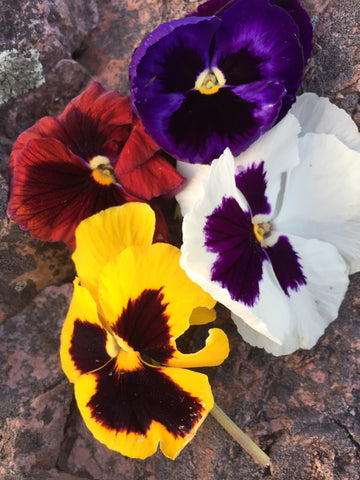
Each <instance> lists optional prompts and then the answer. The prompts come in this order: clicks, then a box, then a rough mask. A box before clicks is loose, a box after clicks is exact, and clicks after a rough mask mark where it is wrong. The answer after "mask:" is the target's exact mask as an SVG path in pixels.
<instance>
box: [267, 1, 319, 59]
mask: <svg viewBox="0 0 360 480" xmlns="http://www.w3.org/2000/svg"><path fill="white" fill-rule="evenodd" d="M270 3H271V4H272V5H277V6H278V7H281V8H283V9H284V10H286V11H287V12H288V13H289V14H290V15H291V18H292V19H293V20H294V22H295V23H296V25H297V26H298V28H299V39H300V43H301V45H302V48H303V54H304V62H305V64H306V62H307V61H308V59H309V57H310V54H311V49H312V37H313V29H312V25H311V22H310V17H309V15H308V14H307V12H306V11H305V10H304V9H303V8H302V6H301V5H300V3H299V0H270Z"/></svg>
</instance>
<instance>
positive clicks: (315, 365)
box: [0, 0, 360, 480]
mask: <svg viewBox="0 0 360 480" xmlns="http://www.w3.org/2000/svg"><path fill="white" fill-rule="evenodd" d="M5 3H6V5H4V6H2V9H3V13H4V16H0V29H1V30H0V31H2V39H3V40H2V42H3V43H2V45H1V47H2V50H9V51H10V50H11V49H16V50H18V51H20V52H26V53H27V55H28V56H27V57H26V58H25V60H26V61H25V60H24V61H23V63H22V65H25V67H26V65H30V73H31V75H29V80H31V82H32V83H31V82H30V83H29V84H31V85H32V86H31V89H30V90H29V91H24V93H21V94H19V96H16V95H15V96H13V97H12V98H11V99H9V100H8V101H7V102H6V103H4V104H3V105H1V106H0V132H1V133H0V158H1V167H0V168H1V172H2V173H3V177H4V178H0V236H1V237H0V255H1V256H0V262H1V263H0V301H1V306H0V313H1V315H2V317H1V318H2V319H3V323H2V324H1V325H0V335H1V337H0V338H1V343H0V359H1V362H0V370H1V377H0V378H1V379H2V388H1V389H0V420H1V427H0V428H1V430H0V432H1V433H0V455H1V462H0V478H4V480H19V479H21V480H22V479H25V480H32V479H34V480H55V479H59V480H78V479H79V478H86V479H88V480H95V479H99V480H113V479H115V478H116V479H118V478H121V479H122V480H134V479H136V480H168V479H169V478H171V479H172V480H188V479H189V480H190V479H191V480H193V479H194V478H196V479H197V480H224V479H226V480H237V479H246V480H260V479H263V478H273V479H275V480H285V479H286V480H290V479H295V480H312V479H315V480H356V479H357V478H360V477H359V472H360V447H359V446H360V422H359V413H360V412H359V408H360V407H359V405H360V368H359V367H360V365H359V363H360V361H359V359H360V352H359V350H360V342H359V338H360V274H356V275H353V276H352V278H351V284H350V288H349V291H348V294H347V296H346V298H345V300H344V302H343V305H342V308H341V311H340V315H339V319H338V320H336V321H335V322H333V323H332V324H331V325H330V326H329V327H328V329H327V330H326V332H325V334H324V335H323V337H322V338H321V339H320V341H319V342H318V344H317V345H316V346H315V347H314V348H313V349H312V350H310V351H302V350H300V351H298V352H295V353H294V354H292V355H288V356H286V357H282V358H275V357H273V356H271V355H269V354H267V353H265V352H264V351H262V350H260V349H257V348H252V347H250V346H249V345H247V344H246V343H245V342H243V340H242V339H241V338H240V337H239V336H238V335H237V333H236V329H235V327H234V325H233V324H232V322H231V320H230V318H229V314H228V312H227V311H226V309H224V308H221V307H220V308H219V312H218V318H217V321H216V323H217V324H218V326H220V327H221V328H224V330H225V331H226V332H227V334H228V336H229V340H230V344H231V353H230V356H229V358H228V359H227V360H226V361H225V362H224V364H223V365H222V366H221V367H219V368H216V369H215V368H214V369H206V370H205V371H206V372H207V373H208V374H209V377H210V380H211V383H212V386H213V391H214V396H215V399H216V402H217V403H218V404H219V405H220V406H221V407H222V408H223V409H224V410H225V412H226V413H228V414H229V415H230V416H231V417H232V418H233V420H234V421H236V422H237V423H238V424H239V426H241V428H243V430H245V431H246V432H247V433H248V434H249V435H250V436H251V437H252V438H253V439H254V440H255V441H256V442H257V443H258V444H260V445H261V447H262V448H263V449H265V451H266V452H267V453H268V454H269V455H270V457H271V461H272V465H271V468H270V469H268V470H267V471H266V472H263V471H262V470H261V469H260V468H259V467H258V466H256V465H255V464H254V463H253V461H252V459H251V458H250V457H249V456H248V455H247V454H246V453H245V452H244V451H243V450H242V449H241V448H240V447H239V446H238V445H237V444H235V443H234V442H233V440H232V439H231V438H230V437H229V436H228V434H227V433H226V432H224V431H223V430H222V428H221V427H220V426H219V425H218V424H217V423H216V421H215V420H214V419H213V418H212V417H211V416H209V418H208V419H206V421H205V422H204V424H203V426H202V427H201V428H200V430H199V432H198V434H197V435H196V437H195V438H194V440H193V441H192V442H191V443H190V444H189V445H188V446H187V447H186V448H185V449H184V451H183V452H182V453H181V454H180V456H179V457H178V459H176V460H175V461H174V462H173V461H171V460H169V459H166V458H164V457H163V456H162V455H161V454H160V453H157V454H156V455H154V456H153V457H151V458H149V459H147V460H145V461H141V460H133V459H129V458H126V457H122V456H121V455H119V454H117V453H115V452H112V451H110V450H108V449H107V448H106V447H104V446H103V445H101V444H100V443H99V442H97V441H96V440H95V439H94V438H93V437H92V435H91V433H90V432H89V431H88V430H87V429H86V427H85V426H84V423H83V421H82V419H81V417H80V415H79V413H78V410H77V407H76V404H75V403H74V402H72V391H73V389H72V386H71V385H69V384H68V382H67V381H66V380H65V378H64V375H63V374H62V372H61V368H60V364H59V358H58V352H57V351H58V345H59V334H60V329H61V323H62V321H63V319H64V317H65V314H66V310H67V306H68V303H69V301H70V295H71V287H70V285H66V284H65V285H63V286H61V285H62V284H63V283H64V282H69V281H70V280H71V279H72V278H73V276H74V270H73V266H72V262H71V259H70V252H69V250H68V249H67V248H66V247H65V246H63V245H62V244H45V243H44V242H40V241H38V240H34V239H32V238H31V237H30V236H29V235H28V234H27V233H26V232H22V231H21V230H20V229H19V228H18V227H17V226H16V225H15V224H11V223H9V222H8V220H7V219H6V213H5V212H6V199H7V185H6V178H7V176H6V168H7V156H8V154H9V152H10V149H11V144H12V142H13V141H14V140H15V138H16V136H17V135H18V134H19V133H21V132H22V131H23V130H25V129H26V128H28V127H29V126H31V125H32V124H33V123H34V122H35V121H36V120H38V119H39V118H40V117H41V116H43V115H54V114H57V113H59V112H60V111H62V109H63V108H64V106H65V105H66V103H67V102H68V101H69V100H70V99H71V98H72V97H73V96H75V95H77V94H78V93H79V92H80V91H81V90H82V88H83V87H84V86H85V85H86V84H87V83H89V81H90V80H91V79H96V80H98V81H100V82H102V83H103V84H104V86H105V87H107V88H118V89H119V90H120V91H121V92H122V93H124V94H126V93H128V87H129V85H128V76H127V69H128V64H129V61H130V58H131V55H132V51H133V49H134V48H135V47H136V46H137V45H138V44H139V43H140V41H141V40H142V38H143V36H144V35H145V34H146V33H147V32H149V31H151V30H152V29H153V28H155V27H156V26H157V25H158V24H160V23H161V22H163V21H167V20H171V19H174V18H179V17H181V16H182V15H184V14H185V13H187V12H190V11H191V10H193V9H195V8H196V7H197V5H198V4H199V3H200V2H199V1H197V0H196V1H180V0H173V1H170V0H161V1H159V0H145V1H144V0H125V1H123V2H119V1H117V0H106V1H104V2H95V0H91V1H85V0H76V1H75V2H70V1H69V0H67V1H66V0H46V1H44V2H38V1H36V0H25V1H23V2H20V1H16V2H5ZM302 3H303V5H304V6H305V7H306V8H307V10H308V12H309V14H310V16H311V19H312V23H313V25H314V50H313V55H312V58H311V60H310V63H309V65H308V68H307V71H306V77H305V82H304V87H303V88H304V90H308V91H315V92H316V93H318V94H320V95H326V96H328V97H330V98H331V100H332V101H333V102H335V103H336V104H338V105H339V106H341V107H343V108H345V109H346V110H347V111H348V112H349V113H350V114H352V115H353V118H354V119H355V120H356V121H357V122H358V125H360V113H359V112H360V106H359V97H360V95H359V93H360V90H359V78H360V76H359V71H360V58H359V51H360V48H359V47H360V38H359V25H360V18H359V16H360V9H359V8H356V2H353V1H352V0H303V2H302ZM31 49H35V50H36V51H38V52H39V58H38V60H39V61H40V62H41V67H42V70H41V72H40V68H39V66H38V63H36V58H37V57H36V55H35V54H34V55H33V56H31V55H29V54H28V52H29V51H30V50H31ZM29 59H30V60H31V59H32V60H31V61H34V63H33V64H32V65H33V68H32V69H31V63H30V64H29V62H28V60H29ZM25 67H24V68H25ZM24 72H25V73H24V75H26V70H25V71H24ZM41 76H42V77H43V78H44V80H45V83H43V84H41V85H40V86H38V87H34V83H35V84H36V82H38V81H40V80H39V78H40V77H41ZM29 84H25V87H26V85H27V86H28V87H29ZM22 85H23V84H21V88H23V86H22ZM25 87H24V88H25ZM19 88H20V86H19ZM14 92H15V93H16V90H14ZM173 210H174V203H171V204H169V205H168V208H167V212H166V215H167V218H168V220H169V223H170V224H171V231H172V233H173V235H174V240H175V241H176V242H177V243H179V241H180V233H179V232H180V223H179V221H178V220H173ZM48 285H58V286H52V287H47V286H48ZM43 289H45V290H43ZM204 329H206V327H196V328H195V329H193V331H192V334H191V335H190V336H188V337H187V339H185V340H184V341H183V347H184V348H185V349H189V351H190V350H191V349H192V348H194V346H198V345H201V342H202V340H203V338H204Z"/></svg>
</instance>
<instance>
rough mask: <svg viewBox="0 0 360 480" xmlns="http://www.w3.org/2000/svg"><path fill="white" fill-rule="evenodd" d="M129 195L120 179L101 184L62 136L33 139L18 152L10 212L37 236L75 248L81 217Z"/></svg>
mask: <svg viewBox="0 0 360 480" xmlns="http://www.w3.org/2000/svg"><path fill="white" fill-rule="evenodd" d="M130 198H131V197H130V196H127V195H125V194H123V192H122V190H121V189H120V187H119V186H118V185H116V184H111V185H101V184H99V183H97V182H96V181H95V180H94V179H93V178H92V176H91V169H90V168H89V166H88V165H87V164H86V162H84V161H83V160H82V159H81V158H79V157H77V156H76V155H74V154H72V152H71V151H70V150H68V149H67V148H66V147H65V146H64V145H63V144H62V143H60V142H59V141H57V140H55V139H50V138H49V139H45V138H44V139H38V140H35V139H32V140H29V141H28V142H27V144H26V149H23V150H22V151H21V153H20V154H19V155H18V156H17V160H16V172H15V174H14V177H13V181H12V189H11V194H10V200H9V205H8V214H9V216H10V218H11V219H12V220H14V221H16V222H17V223H18V224H19V225H20V227H21V228H23V229H25V230H28V231H29V232H30V233H31V234H32V235H33V236H34V237H37V238H40V239H42V240H47V241H58V240H63V241H65V242H66V243H68V244H69V246H70V247H73V246H74V232H75V228H76V226H77V225H78V224H79V223H80V221H81V220H83V219H84V218H86V217H88V216H90V215H92V214H94V213H96V212H98V211H99V210H102V209H104V208H106V207H109V206H113V205H120V204H122V203H124V202H125V201H126V200H129V199H130Z"/></svg>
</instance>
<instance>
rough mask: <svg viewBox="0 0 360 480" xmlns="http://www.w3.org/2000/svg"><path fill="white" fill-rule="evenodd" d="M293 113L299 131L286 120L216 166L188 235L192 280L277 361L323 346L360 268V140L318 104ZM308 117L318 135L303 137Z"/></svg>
mask: <svg viewBox="0 0 360 480" xmlns="http://www.w3.org/2000/svg"><path fill="white" fill-rule="evenodd" d="M309 108H311V114H310V112H309V111H308V112H306V110H307V109H309ZM292 111H293V112H294V113H295V115H296V114H297V115H298V117H299V119H300V123H299V121H298V120H297V119H296V117H295V116H294V115H292V114H289V115H288V116H287V117H286V118H285V119H283V120H282V121H281V122H280V123H279V124H278V125H277V126H276V127H274V129H273V130H271V131H270V132H268V133H267V134H265V135H264V136H263V137H262V138H261V139H260V140H258V141H257V142H256V143H255V144H254V145H253V146H251V147H250V148H249V149H248V150H247V151H246V152H244V153H243V154H242V155H240V156H239V157H238V158H237V159H236V160H235V162H234V160H233V157H232V155H231V154H230V152H229V151H227V152H225V153H224V154H223V155H222V156H221V158H220V159H218V160H216V161H215V162H214V163H213V165H212V166H211V168H210V173H209V176H208V177H206V178H205V180H204V181H203V183H202V187H201V188H198V195H197V197H196V196H195V198H198V199H199V200H198V202H196V200H193V201H192V202H190V201H189V200H188V199H187V200H185V206H186V209H190V212H189V213H187V214H186V215H185V218H184V225H183V234H184V244H183V247H182V252H183V254H182V258H181V265H182V266H183V268H185V270H186V271H187V273H188V275H189V276H190V278H192V279H193V280H194V281H196V282H197V283H199V285H201V286H202V287H203V288H204V289H205V290H206V291H208V292H209V293H211V295H212V296H213V297H214V298H216V299H217V300H218V301H220V302H221V303H223V304H224V305H226V306H227V307H228V308H229V309H230V310H231V311H232V317H233V319H234V321H235V323H236V325H237V327H238V330H239V332H240V333H241V334H242V336H243V337H244V338H245V340H247V341H249V342H250V343H251V344H253V345H256V346H261V347H264V348H265V349H266V350H268V351H269V352H271V353H274V354H276V355H279V354H287V353H290V352H292V351H294V350H296V349H297V348H310V347H312V346H313V345H314V344H315V343H316V341H317V340H318V338H319V337H320V335H321V334H322V333H323V332H324V329H325V327H326V326H327V325H328V324H329V322H331V321H332V320H334V319H335V318H336V316H337V314H338V310H339V307H340V304H341V302H342V299H343V297H344V294H345V292H346V289H347V286H348V273H349V271H350V272H355V271H357V270H359V267H360V264H359V260H360V213H359V212H360V198H359V195H358V185H359V184H360V152H359V151H357V150H356V149H355V148H356V147H357V146H358V145H359V143H358V142H359V140H360V135H359V133H357V134H356V133H355V130H354V125H353V124H352V126H351V128H349V131H348V132H347V133H346V132H345V131H344V129H343V120H344V118H343V115H344V113H343V112H342V111H340V110H339V109H337V108H336V107H333V106H331V104H330V103H328V102H324V99H319V98H318V97H316V96H315V95H313V94H305V95H304V96H302V97H300V98H299V100H298V103H297V104H296V106H295V107H294V108H293V110H292ZM305 112H306V113H305ZM314 113H315V114H316V115H314ZM306 115H309V116H312V124H313V129H314V131H315V132H316V133H310V132H309V131H307V130H306V127H305V128H304V129H303V131H301V132H300V128H301V127H302V118H305V116H306ZM326 118H328V121H329V123H327V122H326ZM351 123H352V122H351V119H349V118H347V119H346V124H347V125H348V126H349V127H350V125H351ZM324 126H326V128H324ZM337 126H338V128H337ZM337 130H338V131H339V137H340V138H341V140H339V138H337V137H336V135H335V134H336V132H337ZM324 131H325V132H326V133H323V132H324ZM345 137H347V138H346V140H344V139H345ZM279 140H280V141H279ZM344 142H345V143H344ZM201 174H202V175H204V172H202V173H201ZM199 184H200V181H199V179H197V180H196V181H194V179H193V182H192V189H191V195H192V196H194V192H195V190H196V186H198V187H199ZM184 195H185V196H186V190H185V192H184ZM180 200H181V199H180Z"/></svg>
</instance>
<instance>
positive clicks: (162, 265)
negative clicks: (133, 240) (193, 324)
mask: <svg viewBox="0 0 360 480" xmlns="http://www.w3.org/2000/svg"><path fill="white" fill-rule="evenodd" d="M179 259H180V250H179V249H178V248H176V247H173V246H172V245H168V244H164V243H156V244H153V245H150V246H147V247H145V246H144V247H129V248H127V249H126V250H124V251H123V252H122V253H121V254H120V255H118V256H117V257H116V258H115V259H113V260H111V261H109V262H108V264H107V265H106V266H105V268H104V270H103V273H102V275H101V277H100V281H99V292H100V298H99V300H100V304H101V306H102V309H103V311H104V315H105V317H106V320H107V321H108V323H109V325H110V327H111V328H114V326H115V325H116V322H117V321H118V318H119V316H120V315H121V313H122V312H123V310H124V309H126V308H127V306H128V303H129V300H130V299H131V300H133V301H134V300H136V299H137V298H139V297H140V296H141V295H142V293H143V292H144V291H145V290H148V289H152V290H159V289H161V294H163V296H164V298H163V301H162V304H163V305H166V310H165V314H166V315H167V316H168V317H169V319H168V325H169V327H170V336H171V337H173V338H177V337H179V336H180V335H181V334H182V333H184V331H185V330H187V329H188V327H189V318H190V315H191V313H192V311H193V309H194V308H196V307H198V306H202V307H206V308H209V309H210V308H212V307H213V306H214V304H215V300H213V298H212V297H211V296H210V295H209V294H207V293H206V292H204V290H202V288H201V287H199V286H198V285H197V284H195V283H193V282H192V281H191V280H190V279H189V277H188V276H187V275H186V273H185V271H184V270H183V269H182V268H181V267H180V265H179ZM139 333H140V332H139Z"/></svg>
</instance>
